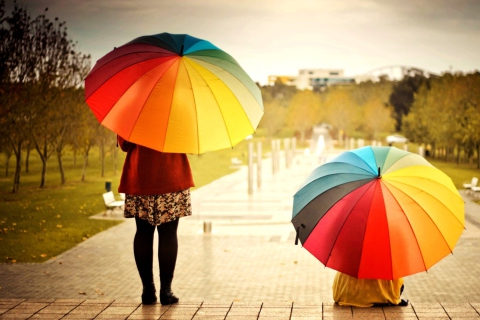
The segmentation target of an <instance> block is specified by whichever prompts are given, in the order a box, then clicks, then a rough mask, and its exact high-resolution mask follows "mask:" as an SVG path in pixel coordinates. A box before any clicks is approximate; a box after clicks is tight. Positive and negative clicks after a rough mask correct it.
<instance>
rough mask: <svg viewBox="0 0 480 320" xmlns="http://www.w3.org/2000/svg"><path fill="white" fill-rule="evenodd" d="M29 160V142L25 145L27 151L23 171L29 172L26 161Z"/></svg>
mask: <svg viewBox="0 0 480 320" xmlns="http://www.w3.org/2000/svg"><path fill="white" fill-rule="evenodd" d="M29 161H30V144H28V145H27V153H26V155H25V172H26V173H28V172H29V166H28V163H29Z"/></svg>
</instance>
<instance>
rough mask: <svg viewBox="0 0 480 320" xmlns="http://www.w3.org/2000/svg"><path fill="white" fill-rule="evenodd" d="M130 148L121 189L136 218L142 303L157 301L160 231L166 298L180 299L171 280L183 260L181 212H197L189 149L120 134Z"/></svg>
mask: <svg viewBox="0 0 480 320" xmlns="http://www.w3.org/2000/svg"><path fill="white" fill-rule="evenodd" d="M118 143H119V145H120V147H121V149H122V150H123V151H125V152H126V153H127V156H126V159H125V163H124V165H123V172H122V177H121V179H120V186H119V187H118V192H120V193H125V194H126V196H125V213H124V215H125V217H126V218H135V223H136V226H137V231H136V233H135V238H134V240H133V251H134V256H135V263H136V265H137V269H138V273H139V275H140V279H141V280H142V285H143V292H142V303H143V304H152V303H155V302H156V301H157V295H156V289H155V283H154V280H153V238H154V234H155V229H156V230H157V231H158V264H159V267H160V302H161V303H162V304H163V305H166V304H172V303H177V302H178V298H177V297H176V296H175V295H174V294H173V292H172V289H171V284H172V280H173V275H174V271H175V264H176V261H177V252H178V239H177V228H178V222H179V218H181V217H185V216H189V215H191V214H192V206H191V199H190V188H191V187H193V186H194V182H193V178H192V173H191V170H190V164H189V162H188V158H187V156H186V155H185V154H180V153H163V152H159V151H155V150H153V149H149V148H146V147H143V146H140V145H137V144H134V143H131V142H128V141H126V140H125V139H123V138H121V137H118Z"/></svg>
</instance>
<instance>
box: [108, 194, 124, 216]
mask: <svg viewBox="0 0 480 320" xmlns="http://www.w3.org/2000/svg"><path fill="white" fill-rule="evenodd" d="M103 201H104V202H105V214H107V211H108V210H110V212H111V213H113V210H115V209H117V208H119V209H122V208H123V206H124V205H125V200H115V195H114V194H113V191H109V192H105V193H104V194H103Z"/></svg>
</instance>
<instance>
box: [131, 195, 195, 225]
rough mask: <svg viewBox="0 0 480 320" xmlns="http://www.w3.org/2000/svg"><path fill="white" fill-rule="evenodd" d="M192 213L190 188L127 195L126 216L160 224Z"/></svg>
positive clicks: (152, 223)
mask: <svg viewBox="0 0 480 320" xmlns="http://www.w3.org/2000/svg"><path fill="white" fill-rule="evenodd" d="M191 215H192V201H191V198H190V189H185V190H182V191H178V192H172V193H164V194H156V195H146V196H144V195H141V196H137V195H129V194H127V195H125V211H124V217H125V218H134V217H137V218H140V219H143V220H147V221H148V222H149V223H150V224H151V225H153V226H159V225H160V224H162V223H167V222H170V221H173V220H176V219H178V218H181V217H185V216H191Z"/></svg>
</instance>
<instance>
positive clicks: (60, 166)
mask: <svg viewBox="0 0 480 320" xmlns="http://www.w3.org/2000/svg"><path fill="white" fill-rule="evenodd" d="M57 159H58V170H59V171H60V184H61V185H62V186H63V185H65V181H66V179H65V171H64V170H63V162H62V152H61V151H58V150H57Z"/></svg>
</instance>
